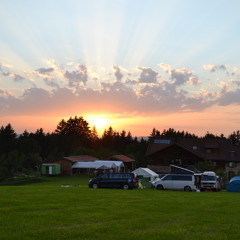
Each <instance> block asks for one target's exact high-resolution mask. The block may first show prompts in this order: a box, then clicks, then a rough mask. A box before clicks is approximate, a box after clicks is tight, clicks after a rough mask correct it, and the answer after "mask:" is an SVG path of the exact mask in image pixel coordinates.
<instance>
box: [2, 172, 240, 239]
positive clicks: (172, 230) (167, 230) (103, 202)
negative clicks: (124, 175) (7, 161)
mask: <svg viewBox="0 0 240 240" xmlns="http://www.w3.org/2000/svg"><path fill="white" fill-rule="evenodd" d="M87 183H88V179H87V178H86V177H79V176H78V177H55V178H54V177H52V178H43V180H42V181H40V182H37V183H34V184H33V183H32V184H26V185H20V186H0V239H1V240H10V239H11V240H28V239H29V240H35V239H41V240H48V239H49V240H50V239H51V240H71V239H81V240H84V239H86V240H88V239H93V240H101V239H103V240H115V239H116V240H117V239H119V240H120V239H121V240H127V239H129V240H130V239H131V240H133V239H137V240H149V239H163V240H168V239H171V240H173V239H174V240H178V239H184V240H185V239H189V240H193V239H198V240H199V239H206V240H209V239H217V240H221V239H230V240H233V239H238V240H239V239H240V228H239V223H240V213H239V209H240V194H238V193H227V192H223V191H222V192H216V193H215V192H206V193H205V192H201V193H198V192H180V191H157V190H154V189H142V190H136V189H135V190H122V189H89V188H88V186H87ZM61 185H71V187H61Z"/></svg>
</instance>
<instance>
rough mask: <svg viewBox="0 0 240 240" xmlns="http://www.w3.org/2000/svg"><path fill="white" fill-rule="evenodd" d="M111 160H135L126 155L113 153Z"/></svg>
mask: <svg viewBox="0 0 240 240" xmlns="http://www.w3.org/2000/svg"><path fill="white" fill-rule="evenodd" d="M109 159H110V160H116V161H122V162H135V160H134V159H133V158H130V157H127V156H125V155H113V156H111V157H109Z"/></svg>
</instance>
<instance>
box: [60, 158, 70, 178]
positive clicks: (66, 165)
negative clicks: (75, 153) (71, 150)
mask: <svg viewBox="0 0 240 240" xmlns="http://www.w3.org/2000/svg"><path fill="white" fill-rule="evenodd" d="M56 163H59V164H60V166H61V174H62V175H72V163H71V162H70V161H68V160H65V159H61V160H58V161H56Z"/></svg>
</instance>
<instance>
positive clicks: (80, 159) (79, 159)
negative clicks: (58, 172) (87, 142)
mask: <svg viewBox="0 0 240 240" xmlns="http://www.w3.org/2000/svg"><path fill="white" fill-rule="evenodd" d="M64 159H66V160H69V161H71V162H88V161H89V162H92V161H95V160H98V158H96V157H93V156H88V155H80V156H70V157H64Z"/></svg>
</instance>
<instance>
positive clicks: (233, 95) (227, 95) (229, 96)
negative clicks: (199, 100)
mask: <svg viewBox="0 0 240 240" xmlns="http://www.w3.org/2000/svg"><path fill="white" fill-rule="evenodd" d="M239 96H240V89H236V90H235V91H228V92H227V91H223V92H222V94H221V96H220V97H219V100H218V102H219V105H220V106H227V105H230V104H236V105H240V98H239Z"/></svg>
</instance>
